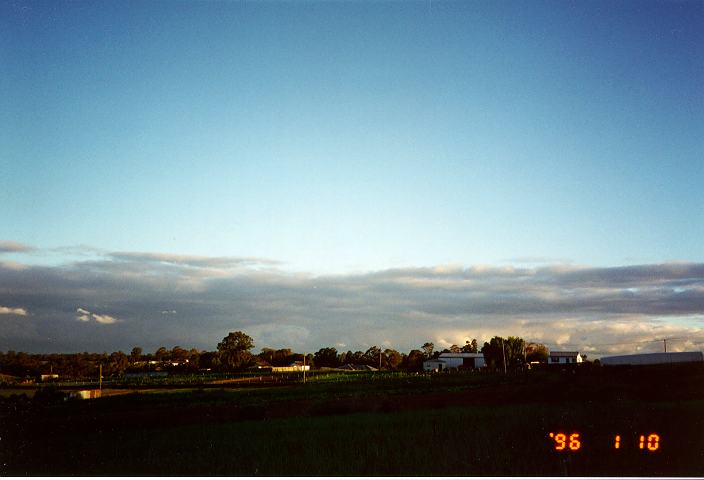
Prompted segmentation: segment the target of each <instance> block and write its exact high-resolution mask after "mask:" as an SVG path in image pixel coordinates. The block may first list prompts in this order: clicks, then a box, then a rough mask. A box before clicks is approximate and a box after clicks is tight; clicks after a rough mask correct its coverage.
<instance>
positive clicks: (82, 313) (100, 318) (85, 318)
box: [76, 307, 117, 325]
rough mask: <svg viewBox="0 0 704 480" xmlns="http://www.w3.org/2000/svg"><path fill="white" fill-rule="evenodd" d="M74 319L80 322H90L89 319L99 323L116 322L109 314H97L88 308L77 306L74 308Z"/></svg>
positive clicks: (108, 323)
mask: <svg viewBox="0 0 704 480" xmlns="http://www.w3.org/2000/svg"><path fill="white" fill-rule="evenodd" d="M76 314H77V315H76V320H80V321H81V322H90V321H91V320H93V321H95V322H98V323H101V324H103V325H110V324H113V323H115V322H117V319H116V318H114V317H111V316H110V315H99V314H97V313H92V312H89V311H88V310H86V309H84V308H81V307H78V308H77V309H76Z"/></svg>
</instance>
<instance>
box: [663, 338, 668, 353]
mask: <svg viewBox="0 0 704 480" xmlns="http://www.w3.org/2000/svg"><path fill="white" fill-rule="evenodd" d="M662 343H663V345H665V353H667V338H663V339H662Z"/></svg>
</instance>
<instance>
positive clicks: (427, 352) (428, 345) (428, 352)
mask: <svg viewBox="0 0 704 480" xmlns="http://www.w3.org/2000/svg"><path fill="white" fill-rule="evenodd" d="M420 348H421V349H422V350H423V356H424V357H425V359H426V360H427V359H429V358H430V357H431V356H432V355H433V350H434V349H435V345H434V344H433V343H432V342H425V343H424V344H423V346H422V347H420ZM408 355H409V356H410V353H409V354H408Z"/></svg>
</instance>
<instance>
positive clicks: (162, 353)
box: [154, 347, 169, 362]
mask: <svg viewBox="0 0 704 480" xmlns="http://www.w3.org/2000/svg"><path fill="white" fill-rule="evenodd" d="M168 354H169V351H168V350H167V349H166V347H159V348H158V349H157V351H156V352H154V359H155V360H156V361H157V362H162V361H164V360H166V356H167V355H168Z"/></svg>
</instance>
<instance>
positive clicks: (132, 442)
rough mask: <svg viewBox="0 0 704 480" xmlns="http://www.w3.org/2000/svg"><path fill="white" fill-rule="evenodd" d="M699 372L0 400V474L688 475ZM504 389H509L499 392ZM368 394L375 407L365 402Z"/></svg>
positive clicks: (702, 446) (696, 441)
mask: <svg viewBox="0 0 704 480" xmlns="http://www.w3.org/2000/svg"><path fill="white" fill-rule="evenodd" d="M605 375H606V376H605ZM702 380H704V378H703V375H702V372H701V371H694V372H689V371H687V372H685V371H678V370H664V371H656V370H651V371H647V370H637V371H635V372H634V371H628V370H618V371H610V372H607V373H606V374H605V373H604V372H603V371H598V372H592V373H589V374H582V373H576V374H572V373H569V372H565V373H561V372H541V373H540V374H538V375H520V376H515V377H504V376H500V375H499V376H476V377H472V376H467V377H463V376H454V377H449V376H448V377H433V378H431V379H430V380H428V379H417V380H416V379H412V380H408V379H405V378H397V379H392V378H386V379H380V378H377V380H375V381H371V380H370V378H369V377H367V378H366V380H365V379H364V377H355V379H354V381H350V382H345V383H339V382H329V383H325V382H319V383H317V384H315V383H311V384H307V385H305V386H303V385H299V386H294V387H291V388H278V387H277V388H269V389H250V390H247V389H240V390H232V391H231V390H203V391H199V390H195V391H191V392H183V391H182V392H177V393H160V394H153V395H149V394H139V395H127V396H124V397H114V398H106V399H101V400H98V401H90V402H75V403H61V404H57V405H53V406H43V407H37V406H33V405H28V406H27V407H26V409H25V410H21V409H20V411H18V412H15V414H14V415H13V416H12V417H10V416H8V413H7V412H6V414H5V416H4V417H1V418H2V419H3V420H8V419H10V418H12V419H13V421H14V423H15V424H16V425H17V428H16V429H14V430H13V429H7V430H6V431H5V432H4V433H3V434H2V435H0V437H1V438H2V439H1V440H0V448H1V450H0V465H2V466H1V467H0V468H1V470H0V473H2V474H4V475H8V474H9V475H108V474H109V475H267V476H282V475H294V476H311V475H314V476H331V475H341V476H359V475H365V476H398V475H401V476H411V475H414V476H425V475H427V476H465V475H472V476H475V475H476V476H484V475H489V476H491V475H518V476H526V475H540V476H545V475H558V476H559V475H572V476H580V475H589V476H598V475H618V476H630V475H637V476H655V475H660V476H678V475H688V476H698V475H702V474H704V433H702V432H704V395H703V394H702V393H703V387H702ZM536 391H543V394H542V395H536ZM493 393H495V394H496V396H495V397H496V398H494V399H493V400H491V398H492V397H491V394H493ZM475 394H476V395H484V396H487V395H489V396H488V397H487V398H488V400H487V399H485V401H483V403H481V404H477V405H459V406H457V405H450V406H447V405H437V406H432V405H431V406H430V407H429V406H428V405H427V404H422V405H421V404H419V407H418V408H408V409H405V408H404V407H406V406H405V405H403V403H405V402H411V401H413V400H414V398H418V399H421V398H428V397H427V396H428V395H431V396H433V397H432V398H433V399H434V398H439V399H443V398H454V396H455V395H465V396H466V397H467V398H473V397H474V396H475ZM507 394H508V395H511V396H513V397H514V398H512V399H510V402H507V401H506V400H507V399H505V398H501V396H502V395H507ZM521 395H523V396H524V397H525V398H523V399H521V398H520V397H521ZM399 403H401V404H400V405H399ZM371 404H375V405H376V406H375V407H374V408H372V409H371V410H367V411H365V410H364V408H365V405H367V406H369V405H371ZM229 405H233V406H236V407H237V408H239V409H243V410H242V411H244V412H245V413H248V415H239V416H238V417H237V418H236V419H235V420H233V419H230V420H226V421H218V420H217V419H213V418H209V417H208V414H209V412H211V411H216V410H217V409H218V408H220V407H222V406H225V407H227V406H229ZM289 406H290V408H291V409H293V410H294V411H290V412H288V414H287V417H286V418H276V417H273V416H271V415H269V413H270V412H271V411H272V410H273V409H278V410H279V411H285V410H286V408H287V407H289ZM387 407H388V408H387ZM184 409H190V410H184ZM296 409H300V411H298V410H296ZM355 410H362V411H361V412H358V411H355ZM186 411H188V412H191V414H192V413H193V412H196V413H197V414H200V415H203V418H202V421H199V420H196V421H191V422H189V423H185V424H184V423H183V422H181V420H182V419H181V418H179V416H182V415H184V412H186ZM115 412H118V413H120V414H121V415H122V416H118V417H117V418H123V419H129V418H131V417H132V416H135V417H136V416H138V415H139V414H145V413H146V416H145V417H144V418H145V419H147V420H148V419H149V418H150V417H152V416H153V415H157V414H162V415H163V414H165V413H166V416H165V417H163V418H162V420H160V421H158V422H156V423H155V422H151V423H150V422H144V423H143V424H142V423H137V424H134V423H129V422H127V423H124V422H120V421H115V418H112V420H111V417H110V415H112V414H115ZM169 415H172V417H169ZM248 417H249V418H251V419H249V420H248V419H247V418H248ZM169 418H171V421H169ZM550 431H553V432H556V431H565V432H567V433H571V432H573V431H576V432H579V433H580V435H581V437H582V448H581V449H580V451H578V452H576V453H568V452H556V451H554V450H553V449H552V445H553V444H552V442H551V440H550V439H549V438H548V436H547V434H548V433H549V432H550ZM652 432H657V433H658V434H660V436H661V438H662V442H661V448H660V449H659V450H658V451H657V452H655V453H650V452H648V451H647V450H639V449H638V448H637V437H638V435H640V434H649V433H652ZM616 434H620V435H621V436H622V439H623V440H622V449H621V450H619V451H615V450H613V448H612V445H613V435H616ZM629 441H630V442H631V444H630V445H628V442H629ZM633 442H635V443H633Z"/></svg>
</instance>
